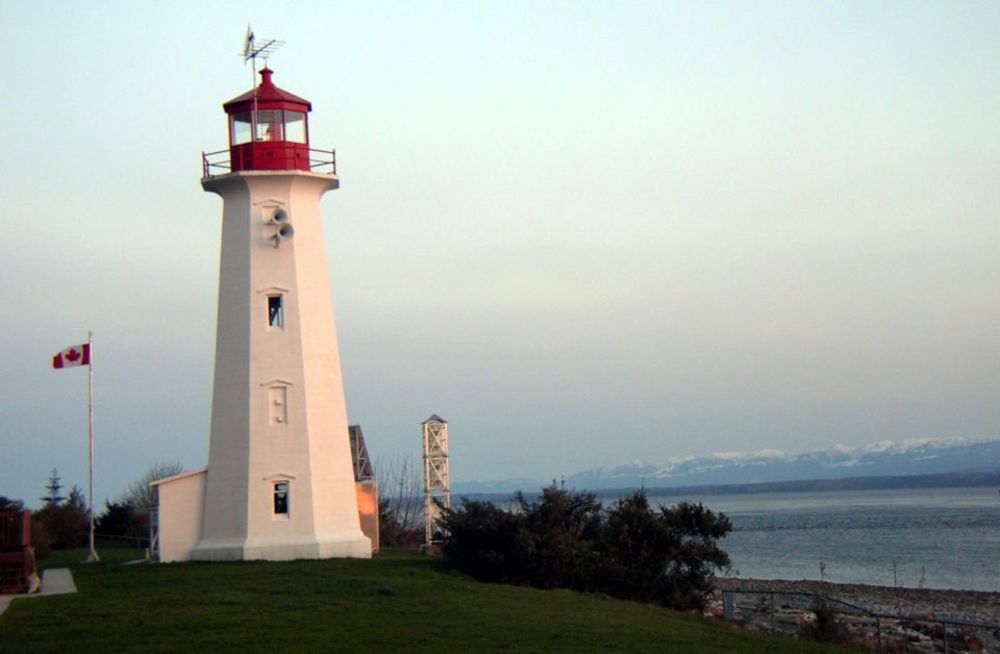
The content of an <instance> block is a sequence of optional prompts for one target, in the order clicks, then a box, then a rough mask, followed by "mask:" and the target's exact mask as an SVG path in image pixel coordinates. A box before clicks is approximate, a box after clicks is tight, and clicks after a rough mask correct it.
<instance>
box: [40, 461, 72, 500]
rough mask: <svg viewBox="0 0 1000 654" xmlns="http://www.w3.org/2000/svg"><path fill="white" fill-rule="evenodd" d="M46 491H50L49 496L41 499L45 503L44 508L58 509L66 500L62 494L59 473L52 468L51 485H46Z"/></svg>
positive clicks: (50, 474)
mask: <svg viewBox="0 0 1000 654" xmlns="http://www.w3.org/2000/svg"><path fill="white" fill-rule="evenodd" d="M45 490H47V491H48V495H46V496H45V497H43V498H41V500H42V501H43V502H45V506H44V507H43V508H49V507H57V506H59V505H60V504H62V503H63V500H65V499H66V497H65V496H64V495H62V494H61V492H60V491H62V481H61V480H60V479H59V471H58V470H56V469H55V468H52V472H50V473H49V483H47V484H45Z"/></svg>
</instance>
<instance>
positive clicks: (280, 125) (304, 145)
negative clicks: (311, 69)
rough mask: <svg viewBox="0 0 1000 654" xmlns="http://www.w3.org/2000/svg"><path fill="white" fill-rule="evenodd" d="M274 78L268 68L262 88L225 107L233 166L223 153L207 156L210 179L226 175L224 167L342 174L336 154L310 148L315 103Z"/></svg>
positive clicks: (205, 172)
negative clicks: (222, 158)
mask: <svg viewBox="0 0 1000 654" xmlns="http://www.w3.org/2000/svg"><path fill="white" fill-rule="evenodd" d="M273 74H274V71H272V70H271V69H270V68H264V69H263V70H262V71H260V75H261V82H260V86H258V87H257V88H255V89H252V90H250V91H247V92H246V93H244V94H243V95H241V96H239V97H236V98H233V99H232V100H230V101H229V102H227V103H225V104H224V105H222V108H223V109H225V111H226V114H227V115H228V117H229V162H221V161H219V160H218V158H217V157H216V156H215V155H222V154H223V153H222V152H213V153H208V154H206V155H204V176H205V177H211V176H212V175H214V174H218V173H220V172H222V171H221V170H216V169H219V168H221V169H223V170H225V169H226V168H228V170H225V172H240V171H246V170H313V168H318V170H317V171H316V172H324V173H329V172H333V173H336V164H335V162H334V153H333V151H332V150H313V149H311V148H310V147H309V121H308V113H309V112H310V111H311V110H312V104H311V103H310V102H309V101H308V100H306V99H304V98H300V97H299V96H297V95H294V94H292V93H289V92H288V91H284V90H282V89H279V88H278V87H277V86H275V85H274V82H272V81H271V76H272V75H273ZM227 163H228V165H227ZM321 166H323V167H324V168H319V167H321ZM326 166H329V167H330V168H326ZM331 168H332V171H331Z"/></svg>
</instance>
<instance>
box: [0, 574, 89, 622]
mask: <svg viewBox="0 0 1000 654" xmlns="http://www.w3.org/2000/svg"><path fill="white" fill-rule="evenodd" d="M75 592H76V584H74V583H73V575H72V573H70V571H69V568H52V569H50V570H44V571H43V572H42V591H41V592H40V593H35V594H33V595H28V594H27V593H24V594H21V595H0V615H3V612H4V611H6V610H7V607H8V606H10V603H11V602H13V601H14V600H16V599H21V598H22V597H24V598H27V599H31V598H32V597H44V596H46V595H66V594H69V593H75Z"/></svg>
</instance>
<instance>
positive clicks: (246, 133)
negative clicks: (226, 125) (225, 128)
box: [229, 109, 309, 145]
mask: <svg viewBox="0 0 1000 654" xmlns="http://www.w3.org/2000/svg"><path fill="white" fill-rule="evenodd" d="M229 138H230V139H231V141H230V143H231V145H242V144H243V143H249V142H250V141H251V138H252V139H253V140H254V141H288V142H291V143H308V142H309V128H308V126H307V121H306V114H305V113H304V112H302V111H290V110H282V109H260V110H258V111H257V121H256V125H255V124H254V120H253V112H250V111H241V112H238V113H235V114H232V115H231V116H230V133H229Z"/></svg>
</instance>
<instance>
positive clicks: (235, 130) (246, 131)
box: [229, 111, 253, 145]
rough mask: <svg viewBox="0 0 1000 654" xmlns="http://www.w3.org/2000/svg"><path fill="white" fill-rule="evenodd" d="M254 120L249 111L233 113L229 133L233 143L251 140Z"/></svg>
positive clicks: (238, 143) (237, 143)
mask: <svg viewBox="0 0 1000 654" xmlns="http://www.w3.org/2000/svg"><path fill="white" fill-rule="evenodd" d="M252 120H253V119H252V116H251V114H250V112H249V111H241V112H240V113H237V114H233V118H232V129H231V130H230V134H229V138H230V139H232V144H233V145H240V144H241V143H249V142H250V136H251V134H253V131H252V130H251V125H252Z"/></svg>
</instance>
